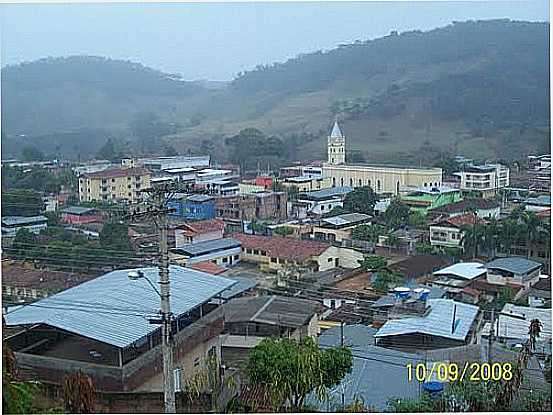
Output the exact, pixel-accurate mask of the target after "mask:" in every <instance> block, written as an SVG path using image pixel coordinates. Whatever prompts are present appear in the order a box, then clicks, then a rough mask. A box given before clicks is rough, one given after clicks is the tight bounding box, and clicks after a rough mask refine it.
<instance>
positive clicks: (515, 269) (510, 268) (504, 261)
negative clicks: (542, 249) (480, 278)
mask: <svg viewBox="0 0 553 415" xmlns="http://www.w3.org/2000/svg"><path fill="white" fill-rule="evenodd" d="M485 267H486V268H488V269H490V268H492V269H499V270H502V271H507V272H512V273H514V274H525V273H527V272H530V271H533V270H534V269H536V268H538V267H541V264H540V263H539V262H536V261H531V260H529V259H526V258H520V257H508V258H498V259H494V260H493V261H491V262H488V263H487V264H485Z"/></svg>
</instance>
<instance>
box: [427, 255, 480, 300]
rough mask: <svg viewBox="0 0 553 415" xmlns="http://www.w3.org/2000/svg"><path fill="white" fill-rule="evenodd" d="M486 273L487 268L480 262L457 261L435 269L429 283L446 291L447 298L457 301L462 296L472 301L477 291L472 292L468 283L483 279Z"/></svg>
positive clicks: (477, 294) (476, 295)
mask: <svg viewBox="0 0 553 415" xmlns="http://www.w3.org/2000/svg"><path fill="white" fill-rule="evenodd" d="M487 274H488V270H487V268H486V267H485V266H484V265H483V264H481V263H480V262H458V263H456V264H453V265H450V266H448V267H445V268H442V269H440V270H438V271H435V272H434V274H433V277H434V278H433V280H432V282H431V283H429V285H431V286H433V287H439V288H441V289H443V290H444V291H445V292H447V297H448V298H452V299H455V300H459V301H462V300H461V298H464V299H465V300H466V301H468V302H473V301H474V299H475V298H478V296H479V293H478V292H474V291H475V290H474V288H472V289H471V288H470V285H471V284H473V282H474V281H476V280H478V279H481V280H485V279H486V276H487ZM466 301H463V302H466Z"/></svg>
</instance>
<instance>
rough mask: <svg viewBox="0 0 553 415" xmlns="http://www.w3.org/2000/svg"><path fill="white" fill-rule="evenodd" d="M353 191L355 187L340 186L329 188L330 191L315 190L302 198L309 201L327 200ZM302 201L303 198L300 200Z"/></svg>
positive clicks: (304, 194)
mask: <svg viewBox="0 0 553 415" xmlns="http://www.w3.org/2000/svg"><path fill="white" fill-rule="evenodd" d="M352 190H353V187H349V186H339V187H329V188H328V189H321V190H315V191H313V192H306V193H303V194H302V196H304V197H307V198H308V199H326V198H328V197H333V196H343V195H345V194H347V193H349V192H351V191H352ZM300 199H301V198H300Z"/></svg>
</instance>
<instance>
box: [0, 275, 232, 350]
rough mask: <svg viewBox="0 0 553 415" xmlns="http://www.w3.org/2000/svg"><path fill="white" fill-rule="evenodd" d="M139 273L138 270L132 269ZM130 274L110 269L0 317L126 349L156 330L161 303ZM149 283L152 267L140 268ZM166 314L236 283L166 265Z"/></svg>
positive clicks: (154, 277)
mask: <svg viewBox="0 0 553 415" xmlns="http://www.w3.org/2000/svg"><path fill="white" fill-rule="evenodd" d="M137 270H138V269H137ZM129 271H131V270H128V269H127V270H117V271H112V272H109V273H107V274H104V275H102V276H101V277H98V278H95V279H93V280H91V281H88V282H85V283H83V284H80V285H78V286H76V287H73V288H71V289H69V290H66V291H62V292H61V293H59V294H56V295H53V296H51V297H48V298H46V299H43V300H40V301H37V302H36V303H32V304H29V305H26V306H23V307H20V308H18V309H16V310H14V311H12V312H9V313H8V314H6V315H5V319H6V324H7V325H9V326H11V325H22V324H39V323H42V324H47V325H49V326H52V327H57V328H59V329H61V330H65V331H68V332H70V333H74V334H78V335H80V336H84V337H88V338H91V339H94V340H98V341H101V342H104V343H107V344H111V345H113V346H117V347H126V346H128V345H130V344H132V343H133V342H135V341H137V340H139V339H141V338H142V337H144V336H146V335H147V334H149V333H150V332H152V331H154V330H155V329H156V328H157V327H158V326H155V325H152V324H150V323H149V322H148V317H149V316H152V315H155V314H157V313H158V310H159V308H160V305H159V302H160V299H159V297H158V295H157V294H156V293H155V292H154V291H153V289H152V287H150V285H149V284H148V282H147V281H144V279H138V280H134V281H133V280H130V279H129V278H128V273H129ZM140 271H142V272H143V273H144V275H145V277H146V278H148V279H149V280H150V281H151V282H152V283H153V284H154V285H156V286H157V282H158V275H159V274H158V269H157V268H141V269H140ZM169 275H170V279H171V297H170V301H171V311H172V313H173V315H175V316H179V315H181V314H184V313H186V312H188V311H190V310H192V309H194V308H195V307H197V306H199V305H200V304H202V303H204V302H206V301H208V300H209V299H211V298H212V297H214V296H216V295H218V294H220V293H221V292H222V291H224V290H226V289H228V288H230V287H231V286H233V285H234V284H236V281H233V280H229V279H227V278H223V277H219V276H215V275H209V274H206V273H204V272H200V271H196V270H193V269H190V268H183V267H179V266H173V265H172V266H171V267H170V270H169Z"/></svg>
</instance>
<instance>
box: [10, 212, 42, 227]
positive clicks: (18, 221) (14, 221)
mask: <svg viewBox="0 0 553 415" xmlns="http://www.w3.org/2000/svg"><path fill="white" fill-rule="evenodd" d="M46 221H48V218H47V217H46V216H42V215H38V216H4V217H3V218H2V225H6V226H13V225H26V224H30V223H39V222H46Z"/></svg>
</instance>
